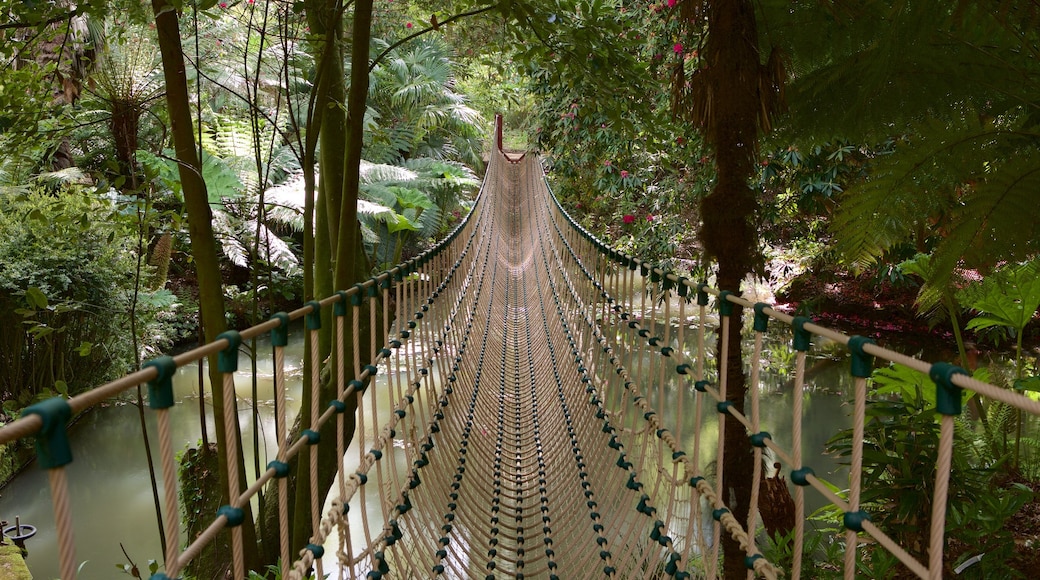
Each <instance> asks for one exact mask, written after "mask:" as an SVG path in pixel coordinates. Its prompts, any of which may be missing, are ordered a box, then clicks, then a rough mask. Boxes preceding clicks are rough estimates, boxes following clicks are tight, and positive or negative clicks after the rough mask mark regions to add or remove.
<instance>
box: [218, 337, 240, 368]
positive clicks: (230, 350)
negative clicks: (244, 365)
mask: <svg viewBox="0 0 1040 580" xmlns="http://www.w3.org/2000/svg"><path fill="white" fill-rule="evenodd" d="M222 338H223V339H224V340H226V341H227V342H228V345H227V348H225V349H224V350H222V351H220V352H218V353H217V370H218V371H220V372H222V373H233V372H235V371H237V370H238V347H239V346H240V345H241V344H242V335H241V334H239V333H238V331H237V330H228V331H226V332H221V333H220V334H218V335H217V340H220V339H222Z"/></svg>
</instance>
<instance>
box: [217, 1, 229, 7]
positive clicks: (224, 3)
mask: <svg viewBox="0 0 1040 580" xmlns="http://www.w3.org/2000/svg"><path fill="white" fill-rule="evenodd" d="M218 6H220V7H221V8H227V2H221V3H220V4H218Z"/></svg>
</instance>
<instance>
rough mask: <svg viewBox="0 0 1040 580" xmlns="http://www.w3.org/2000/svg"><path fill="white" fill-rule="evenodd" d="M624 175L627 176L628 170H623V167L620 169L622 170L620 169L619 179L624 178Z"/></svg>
mask: <svg viewBox="0 0 1040 580" xmlns="http://www.w3.org/2000/svg"><path fill="white" fill-rule="evenodd" d="M626 177H628V172H627V171H625V170H624V169H622V170H621V179H624V178H626Z"/></svg>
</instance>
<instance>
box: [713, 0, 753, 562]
mask: <svg viewBox="0 0 1040 580" xmlns="http://www.w3.org/2000/svg"><path fill="white" fill-rule="evenodd" d="M707 16H708V31H709V32H708V37H707V42H706V43H705V45H704V51H703V55H704V59H705V61H706V66H707V68H706V69H704V70H706V71H707V75H706V77H707V78H706V80H707V84H708V91H707V95H708V98H710V99H711V102H710V107H711V108H712V109H713V110H712V113H711V114H710V115H709V116H708V117H707V118H706V119H705V120H704V123H703V125H704V129H705V136H706V137H707V140H708V142H709V143H711V145H712V146H713V147H714V149H715V159H716V171H717V174H716V182H715V188H714V189H713V190H712V192H711V194H710V195H708V196H707V197H706V198H704V200H703V201H702V204H701V215H702V219H703V227H702V229H701V232H700V237H701V242H702V244H703V245H704V249H705V251H706V252H707V254H708V255H709V256H711V257H713V258H715V260H716V261H717V263H718V268H719V269H718V286H719V288H721V289H723V290H730V291H732V292H739V291H740V284H741V282H743V280H744V278H745V277H746V276H747V275H748V274H749V273H750V272H751V270H752V268H753V266H754V264H755V260H756V255H757V241H758V234H757V231H756V229H755V224H754V216H755V212H756V209H757V206H758V203H757V201H756V199H755V195H754V193H753V192H752V190H751V188H750V187H749V185H748V179H749V178H750V177H751V175H752V174H753V172H754V163H755V155H756V152H757V150H758V147H757V143H758V131H759V124H758V121H759V108H760V105H761V101H760V95H759V78H760V74H761V73H760V69H761V64H760V58H759V49H758V31H757V28H756V24H755V11H754V5H753V4H752V3H751V1H750V0H729V1H726V2H711V3H710V4H709V5H708V9H707ZM742 320H743V313H742V309H740V308H739V307H736V308H734V309H733V318H732V320H731V324H730V334H729V345H728V348H729V355H728V357H727V361H726V362H727V365H728V372H727V374H726V380H727V391H726V398H727V399H728V400H730V401H732V402H733V406H734V408H735V409H737V410H739V411H740V412H743V411H744V399H745V396H746V393H747V385H746V382H745V378H744V363H743V357H742V356H741V350H740V331H741V328H742V327H743V324H742ZM721 342H722V338H721V335H720V338H719V345H718V346H719V351H718V352H721V349H722V344H721ZM753 461H754V459H753V455H752V453H751V446H750V442H749V441H748V438H747V437H746V436H745V435H744V427H743V425H741V424H740V423H738V422H737V421H736V420H735V419H733V418H732V417H731V416H730V415H728V414H727V415H726V443H725V459H724V461H723V475H724V477H723V488H724V490H725V491H726V493H725V495H724V498H725V501H726V504H727V506H728V507H729V509H730V511H731V512H732V513H733V515H734V516H735V517H736V518H737V520H739V521H741V522H746V521H747V516H748V509H749V505H750V496H751V483H752V477H753V473H754V471H753V469H754V464H753ZM750 533H752V534H753V533H754V530H750ZM722 547H723V557H724V562H725V577H726V578H728V579H733V580H736V579H738V578H740V579H742V578H745V577H746V575H747V569H746V568H745V567H744V556H745V554H744V550H742V549H741V548H740V545H739V544H737V542H736V541H735V540H733V539H732V538H731V537H730V536H729V535H728V534H723V538H722Z"/></svg>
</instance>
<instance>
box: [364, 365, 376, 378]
mask: <svg viewBox="0 0 1040 580" xmlns="http://www.w3.org/2000/svg"><path fill="white" fill-rule="evenodd" d="M361 370H364V371H368V378H372V377H374V376H376V374H378V373H379V367H377V366H375V365H365V366H363V367H361Z"/></svg>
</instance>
